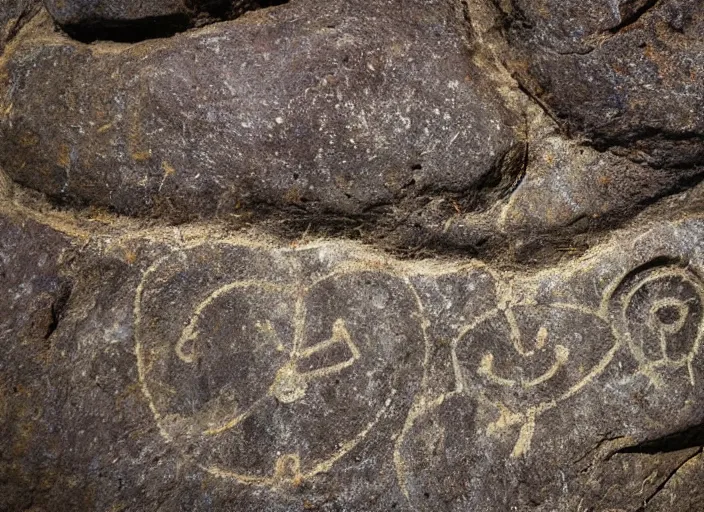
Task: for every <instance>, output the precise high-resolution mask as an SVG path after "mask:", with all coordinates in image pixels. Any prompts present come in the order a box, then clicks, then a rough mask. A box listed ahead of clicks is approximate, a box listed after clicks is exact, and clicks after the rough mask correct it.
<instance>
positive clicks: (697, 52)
mask: <svg viewBox="0 0 704 512" xmlns="http://www.w3.org/2000/svg"><path fill="white" fill-rule="evenodd" d="M509 4H510V5H509ZM503 7H504V9H505V12H506V14H507V17H508V18H507V21H508V23H509V28H508V32H507V33H508V37H509V41H510V43H511V44H512V45H513V46H514V48H515V49H516V54H515V56H514V57H513V58H512V59H507V60H508V61H510V62H509V67H510V68H511V69H512V70H513V71H514V72H515V73H516V75H517V76H518V77H519V80H521V81H522V82H523V84H524V86H525V87H526V88H527V89H529V90H530V91H532V93H533V95H534V96H536V97H538V98H540V100H541V101H542V102H543V103H544V104H545V105H547V107H548V108H549V109H550V110H551V111H552V112H553V113H554V115H555V116H556V117H558V118H559V119H561V120H564V121H565V123H566V124H567V125H568V127H569V129H570V130H572V131H573V133H575V134H583V135H584V136H585V137H586V138H587V139H588V140H589V142H590V143H591V144H593V145H594V146H595V147H597V148H599V149H600V150H605V149H612V150H613V151H616V152H618V153H620V154H624V155H627V156H628V157H629V158H631V159H632V160H634V161H637V162H642V163H645V164H648V165H651V166H654V167H657V168H660V167H670V168H675V169H677V174H678V175H679V176H678V177H679V178H683V179H687V178H688V177H691V176H692V175H697V176H700V175H701V172H702V170H701V162H702V159H703V158H704V114H703V112H704V109H703V108H702V107H703V106H704V85H703V84H704V80H703V79H702V77H704V42H703V41H702V38H701V34H702V33H703V32H704V7H703V6H702V3H701V2H699V1H698V0H665V1H659V2H652V1H648V2H646V1H644V0H639V1H620V2H607V1H606V0H603V1H602V0H588V1H581V0H579V1H578V0H574V1H573V0H569V1H562V0H560V1H558V0H554V1H552V0H547V1H541V2H533V1H531V0H525V1H524V0H515V1H513V2H510V3H509V2H503ZM693 168H694V169H693ZM673 172H674V171H673ZM671 181H672V182H673V183H674V182H676V181H677V177H673V178H671Z"/></svg>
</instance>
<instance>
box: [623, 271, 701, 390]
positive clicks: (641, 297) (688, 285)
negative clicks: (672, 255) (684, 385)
mask: <svg viewBox="0 0 704 512" xmlns="http://www.w3.org/2000/svg"><path fill="white" fill-rule="evenodd" d="M613 309H614V316H615V323H616V325H617V327H618V329H619V331H620V333H621V335H622V336H623V337H624V339H625V340H626V341H627V343H628V347H629V348H630V350H631V353H632V354H633V357H634V358H635V359H636V360H637V361H638V363H639V365H640V370H641V372H643V373H644V374H645V375H647V376H648V377H649V378H650V379H651V380H652V381H653V383H655V384H656V385H659V384H661V383H662V380H661V376H660V374H659V371H660V370H662V369H674V370H677V369H680V368H681V369H685V370H686V371H687V372H688V373H689V379H690V382H691V384H692V386H694V385H695V379H694V371H693V368H692V363H693V361H694V358H695V357H696V356H697V355H698V354H699V351H700V349H701V344H702V338H704V282H703V281H702V279H701V277H700V276H699V274H698V273H697V272H696V271H695V270H694V269H692V268H691V267H689V266H688V265H686V264H685V263H684V262H681V261H678V260H676V259H668V258H659V259H656V260H653V261H651V262H648V263H646V264H644V265H641V266H640V267H638V268H636V269H634V270H633V271H632V272H630V273H629V274H628V275H627V276H626V277H625V278H624V279H623V281H622V282H621V283H620V284H619V286H618V288H617V289H616V290H615V291H614V297H613Z"/></svg>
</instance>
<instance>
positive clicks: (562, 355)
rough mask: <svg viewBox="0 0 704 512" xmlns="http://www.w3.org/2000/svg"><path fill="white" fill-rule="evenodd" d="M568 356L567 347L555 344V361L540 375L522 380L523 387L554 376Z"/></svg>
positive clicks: (529, 386) (530, 386)
mask: <svg viewBox="0 0 704 512" xmlns="http://www.w3.org/2000/svg"><path fill="white" fill-rule="evenodd" d="M569 357H570V351H569V350H568V349H567V347H563V346H562V345H555V362H554V363H553V365H552V366H551V367H550V369H549V370H548V371H546V372H545V373H543V374H542V375H541V376H540V377H537V378H535V379H533V380H529V381H522V385H523V387H524V388H525V389H528V388H532V387H534V386H537V385H539V384H542V383H544V382H547V381H549V380H550V379H552V378H553V377H554V376H555V374H556V373H557V372H558V371H560V368H562V366H563V365H564V364H565V363H566V362H567V360H568V359H569Z"/></svg>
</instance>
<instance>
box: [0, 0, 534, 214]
mask: <svg viewBox="0 0 704 512" xmlns="http://www.w3.org/2000/svg"><path fill="white" fill-rule="evenodd" d="M260 13H265V14H260ZM469 43H470V41H469V27H468V26H467V25H466V24H465V22H464V18H463V17H462V12H461V10H459V9H458V6H456V5H454V3H453V2H450V1H447V0H437V1H435V2H431V3H428V2H415V1H413V2H408V3H406V4H405V7H404V9H402V10H399V9H395V8H393V3H389V2H381V3H380V2H374V3H369V2H343V1H335V2H313V1H299V2H293V3H291V4H287V5H283V6H281V7H278V8H276V9H273V10H271V11H258V12H255V13H248V14H247V15H245V16H243V17H241V18H239V19H238V20H236V21H235V22H229V23H223V24H218V25H214V26H212V27H208V28H206V29H203V30H202V31H198V32H194V33H188V34H185V35H179V36H176V37H173V38H171V39H168V40H163V41H154V42H149V41H148V42H145V43H140V44H138V45H134V46H132V47H126V48H123V47H112V46H110V45H105V44H103V45H97V46H85V45H82V44H78V43H75V42H72V41H69V40H63V39H58V40H57V41H56V44H44V43H38V42H36V40H34V39H32V38H29V39H28V40H27V41H23V42H22V43H21V44H19V45H18V46H17V49H16V50H15V51H13V53H12V54H11V55H9V56H8V58H7V61H6V63H5V65H4V66H3V69H4V73H5V74H6V79H5V82H4V83H5V90H6V94H5V98H4V102H5V105H12V109H10V111H9V112H8V113H7V115H5V116H4V117H3V119H2V121H0V133H1V135H2V139H1V142H0V165H2V167H3V168H4V169H5V171H6V172H7V173H8V174H9V175H10V176H11V177H12V178H13V179H15V180H16V181H17V182H19V183H21V184H23V185H25V186H27V187H30V188H33V189H36V190H40V191H42V192H45V193H47V194H49V195H50V196H52V197H54V198H56V199H57V200H60V201H61V202H63V203H68V204H73V205H86V204H90V205H95V206H103V207H110V208H113V209H114V210H116V211H118V212H121V213H126V214H130V215H145V214H155V213H161V214H165V215H167V216H168V215H170V216H172V217H178V218H181V219H183V218H193V217H196V216H202V217H208V216H213V215H216V214H217V215H221V216H225V217H227V216H230V215H242V214H245V215H246V214H247V212H248V211H250V210H252V209H253V210H254V211H255V212H256V213H261V212H266V211H269V210H272V209H273V210H274V211H279V212H284V211H285V212H294V213H296V214H298V215H300V214H307V215H309V216H315V215H319V214H322V213H325V214H326V215H327V217H333V218H334V217H335V216H353V217H354V216H362V215H371V216H376V215H378V211H377V209H379V208H381V211H388V210H389V209H391V208H394V207H399V208H401V210H400V211H399V212H396V213H395V218H403V216H404V214H407V213H406V210H407V209H408V207H405V208H404V207H403V203H404V201H406V200H409V201H411V200H415V198H417V196H423V197H428V196H430V197H433V196H435V197H439V196H443V195H453V194H455V195H460V194H461V195H463V196H464V197H465V199H464V202H465V203H467V206H468V207H469V208H472V207H477V205H478V204H480V203H481V199H482V198H483V197H484V196H485V195H488V194H482V193H481V191H482V190H485V189H488V190H489V191H491V190H492V187H496V186H499V185H500V184H501V185H502V186H503V184H504V182H506V183H507V184H510V183H511V182H512V179H511V177H514V178H515V176H516V175H518V174H520V171H521V165H522V161H523V158H522V151H521V148H522V147H523V145H522V143H520V142H519V141H518V138H517V137H518V135H517V133H516V129H517V127H518V125H519V122H520V118H519V117H518V116H517V115H515V114H513V113H511V112H510V111H509V110H507V109H506V108H505V106H504V105H503V102H502V101H501V99H500V97H499V96H497V95H496V93H495V92H494V90H493V89H494V85H493V84H492V82H490V81H489V80H487V78H486V77H485V75H486V73H485V72H484V71H482V69H481V68H479V67H477V66H476V65H474V64H473V63H472V60H471V58H472V52H471V50H470V48H469ZM30 55H31V56H30ZM56 69H62V70H63V71H62V73H61V74H57V73H56V72H55V70H56ZM10 83H11V84H12V86H11V87H10V86H9V84H10ZM57 91H58V93H57ZM47 98H52V99H51V100H50V101H49V103H47ZM420 201H421V204H423V202H427V199H420ZM411 203H413V201H411ZM416 207H417V206H416ZM375 212H376V213H375ZM319 217H320V220H319V222H321V223H322V222H325V219H326V218H327V217H326V216H323V215H319ZM328 222H329V221H328Z"/></svg>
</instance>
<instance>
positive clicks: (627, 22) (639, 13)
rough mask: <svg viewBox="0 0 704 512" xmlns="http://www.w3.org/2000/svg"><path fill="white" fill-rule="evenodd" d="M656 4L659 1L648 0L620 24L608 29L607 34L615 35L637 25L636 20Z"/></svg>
mask: <svg viewBox="0 0 704 512" xmlns="http://www.w3.org/2000/svg"><path fill="white" fill-rule="evenodd" d="M658 3H660V0H648V1H647V2H645V3H644V4H643V5H642V6H641V7H639V8H638V9H636V10H635V11H634V12H633V14H631V15H630V16H627V17H626V18H625V19H622V20H621V23H619V24H618V25H616V26H615V27H612V28H610V29H609V32H611V33H612V34H616V33H617V32H620V31H622V30H623V29H626V28H628V27H630V26H631V25H633V24H635V23H637V22H638V20H640V19H641V18H642V17H643V15H645V14H646V13H647V12H648V11H650V10H651V9H653V8H654V7H655V6H656V5H657V4H658Z"/></svg>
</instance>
